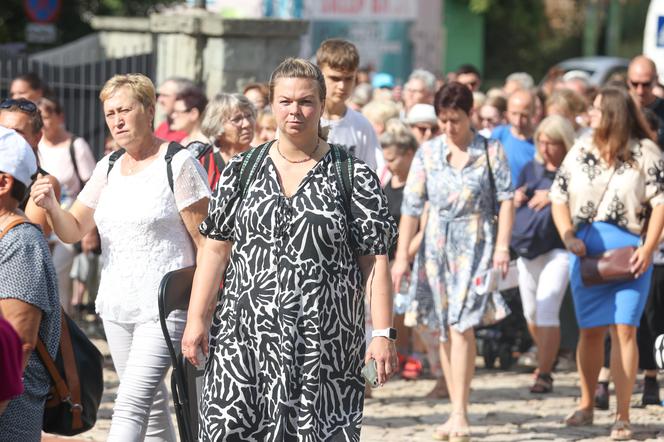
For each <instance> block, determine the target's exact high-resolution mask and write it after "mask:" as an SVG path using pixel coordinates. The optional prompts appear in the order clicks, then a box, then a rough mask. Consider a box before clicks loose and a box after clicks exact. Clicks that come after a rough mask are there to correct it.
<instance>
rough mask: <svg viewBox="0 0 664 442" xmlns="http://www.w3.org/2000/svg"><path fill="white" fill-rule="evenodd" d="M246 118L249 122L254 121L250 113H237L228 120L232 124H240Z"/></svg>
mask: <svg viewBox="0 0 664 442" xmlns="http://www.w3.org/2000/svg"><path fill="white" fill-rule="evenodd" d="M243 120H247V121H248V122H249V123H251V122H253V121H254V116H253V115H251V114H244V115H237V116H235V117H233V118H231V119H229V120H228V122H229V123H231V124H232V125H233V126H242V121H243Z"/></svg>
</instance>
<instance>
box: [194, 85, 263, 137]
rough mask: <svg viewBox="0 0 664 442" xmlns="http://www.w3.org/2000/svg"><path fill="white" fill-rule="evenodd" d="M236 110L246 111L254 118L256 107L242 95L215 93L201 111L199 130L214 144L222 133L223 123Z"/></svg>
mask: <svg viewBox="0 0 664 442" xmlns="http://www.w3.org/2000/svg"><path fill="white" fill-rule="evenodd" d="M236 111H240V112H243V113H248V114H250V115H251V116H252V117H253V119H254V120H256V108H255V107H254V105H253V104H252V103H251V101H249V99H248V98H247V97H245V96H244V95H242V94H224V93H220V94H217V95H215V96H214V98H213V99H212V100H210V102H209V103H208V105H207V107H206V108H205V112H204V113H203V120H202V122H201V132H202V133H203V135H205V136H206V137H208V139H209V140H210V142H212V143H213V144H214V142H215V141H216V140H217V138H218V137H219V135H221V134H222V133H224V123H225V122H226V121H227V120H228V119H229V118H231V117H232V116H233V113H234V112H236Z"/></svg>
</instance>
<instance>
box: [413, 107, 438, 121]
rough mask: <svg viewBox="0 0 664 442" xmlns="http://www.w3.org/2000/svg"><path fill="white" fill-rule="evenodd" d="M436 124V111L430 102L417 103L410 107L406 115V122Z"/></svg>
mask: <svg viewBox="0 0 664 442" xmlns="http://www.w3.org/2000/svg"><path fill="white" fill-rule="evenodd" d="M420 123H427V124H436V123H438V118H437V117H436V111H435V109H434V108H433V106H432V105H430V104H422V103H418V104H416V105H414V106H413V107H411V108H410V110H409V111H408V115H406V124H420Z"/></svg>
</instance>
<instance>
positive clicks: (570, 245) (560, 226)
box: [551, 203, 586, 256]
mask: <svg viewBox="0 0 664 442" xmlns="http://www.w3.org/2000/svg"><path fill="white" fill-rule="evenodd" d="M551 215H552V216H553V223H554V224H555V225H556V229H557V230H558V235H560V238H561V239H562V240H563V244H564V245H565V248H566V249H567V250H569V251H570V252H572V253H574V254H575V255H577V256H585V254H586V245H585V244H584V242H583V241H581V240H580V239H578V238H577V237H576V236H575V235H574V225H573V224H572V214H571V213H570V211H569V207H568V206H567V204H561V203H551Z"/></svg>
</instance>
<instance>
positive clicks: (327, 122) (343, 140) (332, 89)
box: [316, 39, 384, 170]
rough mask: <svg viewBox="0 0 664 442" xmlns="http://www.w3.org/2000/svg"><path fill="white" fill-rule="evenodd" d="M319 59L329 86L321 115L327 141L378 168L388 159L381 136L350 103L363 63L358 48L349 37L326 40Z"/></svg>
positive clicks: (318, 54)
mask: <svg viewBox="0 0 664 442" xmlns="http://www.w3.org/2000/svg"><path fill="white" fill-rule="evenodd" d="M316 59H317V62H318V66H319V67H320V70H321V72H322V73H323V76H324V77H325V87H326V88H327V94H326V96H325V109H324V110H323V118H321V126H322V127H323V128H328V129H329V134H328V137H327V141H328V142H329V143H331V144H338V145H340V146H342V147H343V148H345V149H346V150H347V151H348V152H349V153H351V154H352V155H353V156H355V157H357V158H359V159H360V160H362V161H364V162H365V163H367V164H368V165H369V167H371V168H372V169H374V170H376V167H377V165H381V166H382V164H383V162H384V161H383V159H382V155H383V152H382V149H381V147H380V143H379V142H378V137H377V136H376V133H375V132H374V130H373V127H372V126H371V123H369V120H367V119H366V118H365V117H364V116H362V114H360V113H359V112H357V111H354V110H353V109H351V108H349V107H348V106H347V105H346V100H348V98H349V97H350V95H351V94H352V92H353V88H354V87H355V79H356V76H357V70H358V66H359V64H360V55H359V53H358V52H357V48H356V47H355V45H354V44H352V43H350V42H348V41H345V40H341V39H329V40H325V41H324V42H323V43H321V45H320V47H319V48H318V51H317V52H316Z"/></svg>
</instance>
